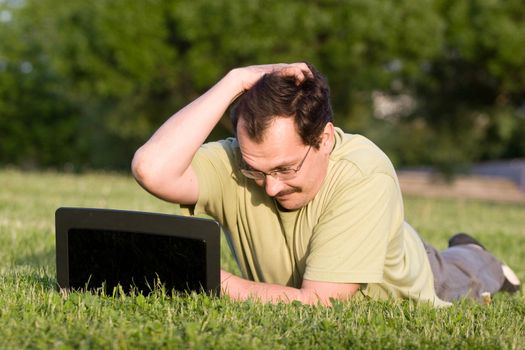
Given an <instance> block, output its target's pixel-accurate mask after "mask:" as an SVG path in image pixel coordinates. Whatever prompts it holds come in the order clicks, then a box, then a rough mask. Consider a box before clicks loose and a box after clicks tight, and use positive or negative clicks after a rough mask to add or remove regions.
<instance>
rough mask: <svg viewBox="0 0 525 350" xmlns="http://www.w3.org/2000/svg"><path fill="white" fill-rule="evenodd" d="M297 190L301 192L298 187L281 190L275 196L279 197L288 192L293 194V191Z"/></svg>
mask: <svg viewBox="0 0 525 350" xmlns="http://www.w3.org/2000/svg"><path fill="white" fill-rule="evenodd" d="M296 192H301V189H299V188H296V187H294V188H290V189H287V190H284V191H281V192H279V193H277V194H276V195H275V196H274V197H276V198H279V197H282V196H286V195H288V194H292V193H296Z"/></svg>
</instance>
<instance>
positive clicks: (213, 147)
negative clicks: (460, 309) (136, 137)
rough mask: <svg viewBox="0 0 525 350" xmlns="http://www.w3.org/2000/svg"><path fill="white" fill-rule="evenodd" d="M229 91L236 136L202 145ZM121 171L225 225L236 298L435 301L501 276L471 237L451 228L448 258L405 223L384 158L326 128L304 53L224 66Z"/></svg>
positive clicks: (326, 110) (317, 81)
mask: <svg viewBox="0 0 525 350" xmlns="http://www.w3.org/2000/svg"><path fill="white" fill-rule="evenodd" d="M236 99H237V103H236V106H235V108H234V110H233V113H232V122H233V126H234V129H235V132H236V138H230V139H227V140H223V141H220V142H211V143H208V144H204V145H203V143H204V142H205V139H206V138H207V136H208V135H209V134H210V132H211V131H212V129H213V128H214V126H215V125H216V124H217V123H218V121H219V120H220V118H221V116H222V115H223V114H224V113H225V111H226V110H227V109H228V107H229V106H230V104H232V103H233V102H234V101H235V100H236ZM132 169H133V173H134V175H135V177H136V179H137V181H138V182H139V183H140V184H141V185H142V186H143V187H144V188H145V189H147V190H148V191H149V192H151V193H153V194H154V195H156V196H158V197H160V198H162V199H165V200H168V201H172V202H175V203H180V204H181V205H182V206H183V207H185V208H188V209H189V211H190V212H191V213H192V214H208V215H211V216H213V217H214V218H215V219H217V220H218V221H219V222H220V223H221V224H222V225H223V226H224V227H225V229H226V234H227V239H228V241H229V243H230V246H231V247H232V248H233V253H234V255H235V258H236V259H237V262H238V264H239V266H240V269H241V272H242V275H243V278H241V277H238V276H234V275H232V274H230V273H228V272H226V271H221V287H222V289H223V291H224V293H225V294H227V295H229V296H230V297H232V298H234V299H240V300H242V299H247V298H256V299H259V300H261V301H263V302H277V301H284V302H289V301H293V300H299V301H301V302H303V303H309V304H313V303H323V304H329V303H330V299H331V298H335V299H340V300H347V299H350V298H352V297H363V296H369V297H373V298H388V297H399V298H413V299H417V300H424V301H428V302H430V303H433V304H434V305H436V306H441V305H447V304H448V303H447V301H448V300H454V299H456V298H458V297H461V296H463V295H470V296H472V297H474V298H479V297H480V294H481V293H482V292H489V293H494V292H496V291H498V290H499V289H500V288H501V287H502V285H503V284H504V282H506V281H508V280H507V279H506V278H505V276H504V274H503V272H504V271H503V270H502V264H501V263H500V262H499V261H497V260H496V259H495V258H494V257H493V256H492V255H490V254H489V253H487V252H486V251H485V250H484V249H482V247H481V246H480V245H479V243H477V242H476V241H473V240H472V239H471V238H470V237H469V236H466V235H460V236H457V237H455V238H454V240H452V241H451V245H452V246H453V247H452V248H451V249H450V250H451V252H448V253H447V254H448V255H447V254H444V255H443V254H440V253H438V252H437V251H435V250H434V249H433V248H432V247H429V246H426V245H424V243H423V242H422V241H421V239H420V238H419V236H418V235H417V233H416V232H415V231H414V230H413V229H412V228H411V227H410V226H409V225H408V224H406V223H405V222H404V212H403V201H402V196H401V191H400V189H399V184H398V180H397V177H396V174H395V171H394V168H393V166H392V164H391V162H390V161H389V159H388V158H387V156H386V155H385V154H384V153H383V152H382V151H381V150H379V149H378V148H377V147H376V146H375V145H374V144H373V143H372V142H370V141H369V140H367V139H366V138H364V137H362V136H359V135H350V134H345V133H344V132H343V131H342V130H341V129H339V128H336V127H334V125H333V123H332V109H331V106H330V101H329V88H328V84H327V82H326V80H325V78H324V77H323V76H322V75H320V74H319V73H318V72H317V71H316V70H315V69H314V68H313V67H312V66H311V65H308V64H305V63H295V64H275V65H261V66H250V67H245V68H238V69H234V70H232V71H230V72H229V73H228V74H227V75H226V76H225V77H223V78H222V79H221V80H220V81H219V82H218V83H217V84H216V85H215V86H213V87H212V88H211V89H210V90H209V91H207V92H206V93H205V94H204V95H202V96H201V97H199V98H198V99H196V100H195V101H193V102H192V103H190V104H189V105H188V106H186V107H184V108H183V109H182V110H180V111H179V112H177V113H176V114H175V115H174V116H172V117H171V118H170V119H168V120H167V121H166V122H165V123H164V124H163V125H162V126H161V127H160V128H159V130H157V132H156V133H155V134H154V135H153V136H152V137H151V139H150V140H149V141H148V142H147V143H146V144H145V145H143V146H142V147H141V148H140V149H139V150H138V151H137V153H136V154H135V157H134V159H133V164H132ZM465 254H466V255H468V256H469V257H470V258H471V259H470V260H469V259H467V261H466V262H465V261H463V260H461V259H460V258H458V256H459V257H461V256H464V255H465ZM456 260H458V261H456ZM480 264H481V265H484V266H482V268H483V269H484V270H485V272H483V274H482V275H483V276H479V275H480V273H479V270H480V266H481V265H480ZM471 265H472V266H471ZM512 282H514V284H511V287H515V289H517V288H518V287H519V282H518V281H517V279H516V280H512ZM450 285H452V286H453V288H452V289H451V287H450ZM436 292H437V293H436ZM469 293H470V294H469Z"/></svg>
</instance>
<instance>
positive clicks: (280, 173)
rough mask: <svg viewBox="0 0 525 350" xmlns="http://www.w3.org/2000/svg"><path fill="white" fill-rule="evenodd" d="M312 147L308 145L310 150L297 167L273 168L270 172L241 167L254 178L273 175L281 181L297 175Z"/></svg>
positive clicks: (249, 176) (246, 174)
mask: <svg viewBox="0 0 525 350" xmlns="http://www.w3.org/2000/svg"><path fill="white" fill-rule="evenodd" d="M311 148H312V146H311V145H310V147H308V151H306V154H305V155H304V158H303V160H301V163H299V166H298V167H297V169H293V168H284V169H279V170H272V171H270V172H269V173H265V172H264V171H259V170H251V169H244V168H241V173H242V174H243V175H244V176H246V177H247V178H249V179H253V180H264V179H266V176H273V177H274V178H276V179H277V180H281V181H286V180H290V179H293V178H294V177H295V175H296V174H297V173H298V172H299V170H301V167H302V166H303V164H304V161H305V160H306V157H308V153H310V149H311Z"/></svg>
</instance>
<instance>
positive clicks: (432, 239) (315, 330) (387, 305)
mask: <svg viewBox="0 0 525 350" xmlns="http://www.w3.org/2000/svg"><path fill="white" fill-rule="evenodd" d="M0 185H1V189H0V348H7V349H19V348H45V349H49V348H51V349H55V348H56V349H82V348H119V349H128V348H169V349H173V348H198V349H207V348H222V349H232V348H242V349H245V348H252V349H261V348H267V349H280V348H282V349H284V348H296V349H304V348H315V349H333V348H350V347H351V348H356V349H359V348H367V349H377V348H389V349H390V348H403V349H405V348H418V349H419V348H429V349H435V348H475V349H478V348H497V349H500V348H511V349H512V348H515V349H519V348H523V347H524V346H525V325H524V324H525V322H524V319H525V297H523V296H522V295H521V294H520V295H517V296H509V295H496V296H495V297H494V299H493V302H492V303H491V304H490V305H478V304H476V303H474V302H470V301H463V302H461V303H457V304H456V305H454V306H453V307H451V308H448V309H439V310H435V309H432V308H430V307H428V306H427V305H424V304H416V303H413V302H408V301H402V302H399V301H398V302H393V301H392V302H378V301H359V302H349V303H336V304H334V306H333V307H331V308H324V307H319V306H304V305H300V304H296V303H294V304H291V305H284V304H279V305H261V304H259V303H256V302H244V303H236V302H231V301H229V300H228V299H226V298H221V299H217V298H209V297H207V296H203V295H196V294H193V295H178V296H170V297H168V296H166V295H165V294H163V293H162V292H160V291H158V292H157V293H154V294H152V295H149V296H147V297H144V296H142V295H132V296H129V295H128V296H126V295H116V296H114V297H109V296H100V295H94V294H90V293H71V294H69V295H62V294H60V293H58V292H57V291H56V288H55V283H56V280H55V233H54V211H55V210H56V208H58V207H60V206H82V207H104V208H117V209H132V210H144V211H152V212H164V213H176V212H177V208H176V207H175V206H173V205H170V204H168V203H164V202H161V201H159V200H157V199H155V198H153V197H151V196H150V195H148V194H147V193H146V192H145V191H143V190H142V189H141V188H140V187H139V186H138V185H136V183H135V182H134V181H133V180H132V179H131V178H130V177H127V176H122V175H115V174H89V175H66V174H57V173H21V172H18V171H15V170H0ZM405 204H406V206H405V210H406V215H407V219H408V221H409V222H410V223H411V224H412V225H413V226H414V227H415V228H416V229H417V230H418V231H419V232H420V233H421V235H422V236H423V238H424V239H425V240H426V241H428V242H429V243H432V244H434V245H435V246H436V247H438V248H444V247H445V246H446V241H447V239H448V237H449V236H450V235H451V234H453V233H455V232H458V231H466V232H469V233H471V234H472V235H474V236H475V237H476V238H478V239H479V240H480V241H481V242H482V243H483V244H484V245H485V246H486V247H487V248H488V249H490V250H491V251H493V252H494V253H495V254H496V255H497V256H499V257H502V258H504V260H505V261H506V262H507V263H508V264H509V265H510V266H512V267H513V268H514V270H515V272H516V273H517V274H518V276H519V277H520V279H522V280H525V207H524V206H518V205H503V204H491V203H483V202H475V201H463V200H435V199H424V198H413V197H411V198H406V202H405ZM222 260H223V266H224V267H225V268H226V269H230V270H232V269H235V265H234V263H233V262H232V260H231V257H230V255H229V254H228V252H227V250H226V249H223V256H222Z"/></svg>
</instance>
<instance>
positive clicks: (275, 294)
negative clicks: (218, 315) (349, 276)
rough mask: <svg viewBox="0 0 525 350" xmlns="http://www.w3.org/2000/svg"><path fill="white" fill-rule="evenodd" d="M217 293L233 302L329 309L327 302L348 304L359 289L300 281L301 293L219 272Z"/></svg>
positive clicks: (341, 284) (343, 285) (356, 287)
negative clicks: (283, 303) (251, 300)
mask: <svg viewBox="0 0 525 350" xmlns="http://www.w3.org/2000/svg"><path fill="white" fill-rule="evenodd" d="M221 289H222V291H223V293H224V294H226V295H228V296H230V297H231V298H232V299H234V300H247V299H255V300H259V301H261V302H263V303H268V302H271V303H277V302H285V303H290V302H292V301H295V300H297V301H300V302H301V303H303V304H318V303H320V304H323V305H330V304H331V299H339V300H348V299H350V298H351V297H352V296H353V295H354V294H355V292H356V291H357V290H358V289H359V284H356V283H332V282H315V281H308V280H303V285H302V287H301V289H298V288H292V287H287V286H281V285H277V284H270V283H261V282H253V281H248V280H245V279H243V278H240V277H237V276H235V275H233V274H231V273H229V272H226V271H221Z"/></svg>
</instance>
